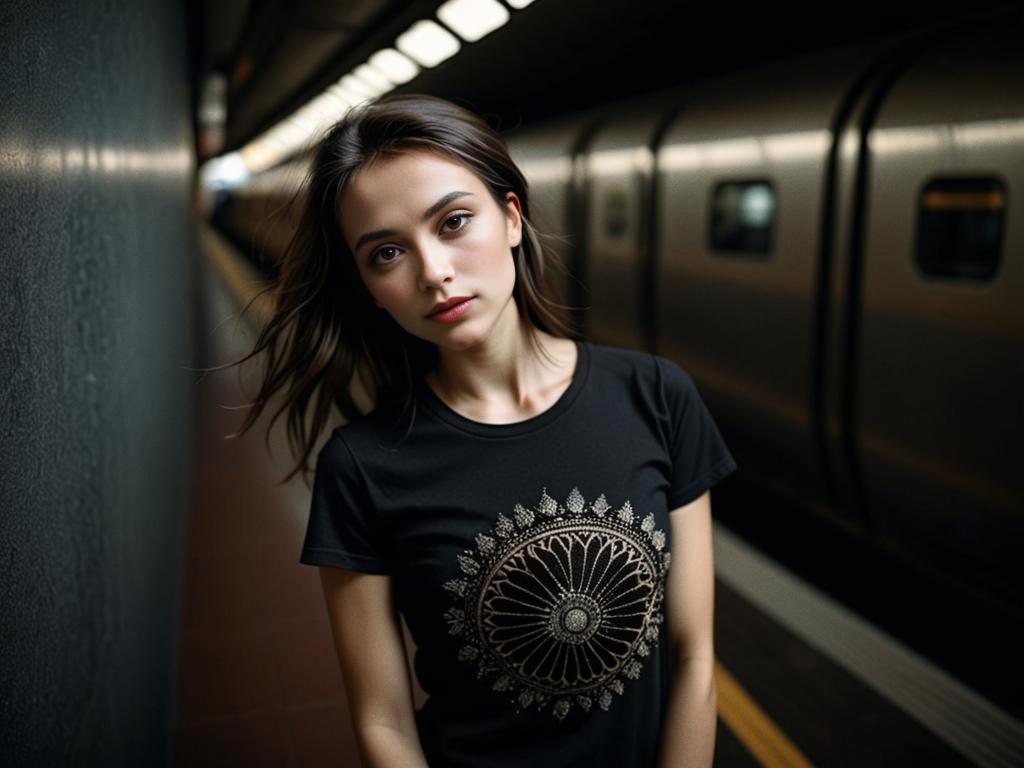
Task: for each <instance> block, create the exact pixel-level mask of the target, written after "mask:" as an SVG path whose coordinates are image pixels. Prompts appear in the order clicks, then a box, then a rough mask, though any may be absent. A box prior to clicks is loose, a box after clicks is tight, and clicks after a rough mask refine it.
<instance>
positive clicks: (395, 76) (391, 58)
mask: <svg viewBox="0 0 1024 768" xmlns="http://www.w3.org/2000/svg"><path fill="white" fill-rule="evenodd" d="M367 63H368V64H369V65H370V66H371V67H373V68H374V69H376V70H377V71H378V72H380V73H381V74H382V75H384V77H386V78H387V79H388V80H390V81H391V82H392V83H394V84H395V85H402V83H408V82H409V81H410V80H412V79H413V78H414V77H416V75H418V74H419V72H420V68H419V67H417V66H416V64H415V62H413V60H412V59H410V58H409V57H408V56H406V55H405V54H403V53H399V52H398V51H396V50H395V49H394V48H385V49H384V50H383V51H377V52H376V53H375V54H373V56H371V57H370V58H369V60H368V61H367ZM357 71H358V70H357Z"/></svg>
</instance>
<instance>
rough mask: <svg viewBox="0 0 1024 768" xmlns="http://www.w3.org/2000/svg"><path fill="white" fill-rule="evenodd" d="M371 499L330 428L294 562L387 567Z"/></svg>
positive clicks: (344, 445) (387, 570)
mask: <svg viewBox="0 0 1024 768" xmlns="http://www.w3.org/2000/svg"><path fill="white" fill-rule="evenodd" d="M374 514H375V509H374V504H373V502H372V500H371V498H370V494H369V492H368V490H367V484H366V479H365V477H364V476H363V474H362V472H361V471H360V468H359V466H358V465H357V463H356V461H355V459H354V457H353V456H352V452H351V450H350V449H349V446H348V444H347V443H346V442H345V439H344V438H343V437H342V436H341V435H340V434H339V433H338V432H337V431H336V432H335V433H333V434H332V435H331V437H330V438H329V439H328V440H327V442H326V443H324V445H323V447H322V448H321V449H320V453H319V455H318V456H317V461H316V473H315V475H314V479H313V495H312V499H311V501H310V509H309V523H308V524H307V527H306V538H305V541H304V543H303V545H302V555H301V557H300V558H299V562H301V563H304V564H305V565H331V566H336V567H339V568H348V569H350V570H353V571H362V572H363V573H378V574H384V573H390V571H391V568H390V566H389V564H388V561H387V555H386V548H385V538H384V536H383V535H382V532H381V528H380V523H379V521H378V520H377V519H376V518H375V516H374Z"/></svg>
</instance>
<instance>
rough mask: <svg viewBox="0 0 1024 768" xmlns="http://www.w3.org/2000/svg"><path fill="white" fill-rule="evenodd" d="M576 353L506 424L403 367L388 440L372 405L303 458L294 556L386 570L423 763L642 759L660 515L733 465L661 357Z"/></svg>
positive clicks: (664, 525)
mask: <svg viewBox="0 0 1024 768" xmlns="http://www.w3.org/2000/svg"><path fill="white" fill-rule="evenodd" d="M577 349H578V352H579V355H578V359H577V364H576V370H575V372H574V375H573V380H572V383H571V384H570V386H569V387H568V389H566V391H565V392H564V393H563V394H562V396H561V397H560V398H559V399H558V400H557V401H556V402H555V404H554V405H552V406H551V407H550V408H549V409H548V410H546V411H544V412H543V413H540V414H537V415H536V416H533V417H531V418H529V419H526V420H525V421H520V422H515V423H512V424H485V423H482V422H476V421H472V420H470V419H467V418H465V417H463V416H461V415H460V414H458V413H456V412H455V411H454V410H452V409H451V408H449V407H448V406H447V405H446V404H445V403H444V402H443V401H442V400H441V399H440V398H438V397H437V395H436V394H434V392H433V391H432V390H431V389H430V388H429V386H427V385H426V384H425V383H424V382H422V381H421V382H420V383H419V385H418V387H417V403H418V407H417V412H416V416H415V420H414V422H413V427H412V430H411V432H409V434H408V435H407V436H405V437H404V439H402V436H403V435H404V434H405V431H406V428H407V427H408V421H407V420H406V421H404V422H402V423H401V425H400V426H399V427H398V429H397V430H396V429H395V426H394V421H395V417H396V415H395V413H394V412H392V411H391V410H390V409H389V408H388V407H387V406H378V407H377V408H375V409H374V410H373V411H372V412H371V413H369V414H367V415H365V416H362V417H359V418H357V419H355V420H354V421H352V422H351V423H349V424H347V425H344V426H342V427H339V428H338V429H336V430H335V431H334V432H333V433H332V435H331V437H330V438H329V440H328V441H327V442H326V443H325V444H324V447H323V449H322V450H321V452H320V454H319V457H318V459H317V465H316V475H315V481H314V487H313V497H312V505H311V513H310V518H309V526H308V528H307V531H306V539H305V544H304V547H303V550H302V556H301V561H302V562H303V563H306V564H308V565H330V566H337V567H342V568H348V569H352V570H356V571H364V572H368V573H378V574H380V573H386V574H390V575H391V577H392V578H393V585H394V589H395V595H396V600H397V603H398V607H399V609H400V610H401V611H402V613H403V615H404V616H405V619H406V622H407V623H408V625H409V629H410V631H411V633H412V636H413V640H414V641H415V643H416V646H417V651H416V656H415V659H414V668H415V670H416V674H417V677H418V678H419V681H420V684H421V685H422V687H423V689H424V691H426V692H427V693H428V694H429V698H428V700H427V701H426V703H425V704H424V705H423V707H422V709H420V710H417V712H416V722H417V727H418V729H419V734H420V739H421V742H422V744H423V748H424V751H425V753H426V755H427V758H428V761H429V762H430V765H431V766H432V768H448V767H449V766H450V767H452V768H461V767H462V766H467V767H468V766H480V767H484V766H486V768H498V767H499V766H516V767H517V768H521V766H531V768H541V767H542V766H559V768H566V767H567V766H587V768H597V767H598V766H615V767H616V768H624V767H626V766H636V767H637V768H649V767H650V766H653V765H654V763H655V759H656V756H657V751H658V746H659V737H660V733H661V723H662V717H663V714H664V710H665V707H666V706H667V703H668V702H667V695H668V692H669V677H668V673H669V663H668V662H669V660H668V640H667V627H666V625H665V610H664V609H665V603H664V595H665V576H666V573H667V570H668V568H669V566H670V563H671V554H670V535H669V534H670V530H669V517H668V513H669V511H671V510H673V509H675V508H677V507H680V506H682V505H684V504H687V503H689V502H691V501H693V500H694V499H696V498H698V497H699V496H700V495H701V494H703V493H704V491H706V490H707V489H708V488H710V487H711V486H712V485H714V484H715V483H717V482H718V481H719V480H721V479H722V478H723V477H725V476H726V475H728V474H729V473H730V472H732V471H733V470H735V469H736V462H735V461H734V459H733V457H732V455H731V454H730V452H729V449H728V448H727V447H726V445H725V442H724V441H723V439H722V436H721V434H720V433H719V431H718V429H717V427H716V426H715V423H714V421H713V420H712V417H711V415H710V413H709V412H708V410H707V408H706V406H705V404H704V402H703V401H702V400H701V397H700V395H699V394H698V391H697V389H696V386H695V385H694V382H693V380H692V379H691V378H690V376H689V374H687V373H686V372H685V371H684V370H683V369H682V368H681V367H680V366H679V365H677V364H676V363H674V362H672V361H671V360H669V359H667V358H664V357H661V356H658V355H652V354H650V353H646V352H639V351H635V350H630V349H623V348H616V347H609V346H602V345H597V344H593V343H591V342H586V341H584V342H577ZM400 440H401V442H400V443H399V441H400ZM396 444H397V447H395V446H396Z"/></svg>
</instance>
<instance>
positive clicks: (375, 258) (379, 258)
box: [370, 245, 398, 264]
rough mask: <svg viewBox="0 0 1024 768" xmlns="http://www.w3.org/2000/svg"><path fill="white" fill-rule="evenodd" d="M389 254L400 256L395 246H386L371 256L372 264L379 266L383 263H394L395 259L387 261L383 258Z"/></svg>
mask: <svg viewBox="0 0 1024 768" xmlns="http://www.w3.org/2000/svg"><path fill="white" fill-rule="evenodd" d="M388 253H394V254H395V255H396V256H397V255H398V249H397V248H395V246H393V245H386V246H384V247H383V248H378V249H377V250H376V251H374V252H373V254H372V255H371V256H370V261H371V263H377V264H380V263H383V264H386V263H388V262H389V261H392V260H393V259H385V258H383V256H384V255H385V254H388Z"/></svg>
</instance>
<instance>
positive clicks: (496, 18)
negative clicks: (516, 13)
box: [437, 0, 509, 43]
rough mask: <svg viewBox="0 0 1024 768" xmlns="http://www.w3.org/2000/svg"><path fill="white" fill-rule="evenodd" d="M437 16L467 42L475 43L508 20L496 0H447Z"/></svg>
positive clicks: (507, 16)
mask: <svg viewBox="0 0 1024 768" xmlns="http://www.w3.org/2000/svg"><path fill="white" fill-rule="evenodd" d="M437 17H438V18H439V19H440V20H441V21H443V22H444V23H445V26H447V27H448V28H449V29H451V30H453V31H454V32H455V33H456V34H457V35H459V37H461V38H462V39H463V40H465V41H466V42H467V43H475V42H476V41H477V40H479V39H480V38H482V37H484V36H486V35H488V34H490V33H491V32H493V31H494V30H496V29H497V28H498V27H500V26H502V25H503V24H504V23H505V22H506V21H508V20H509V13H508V10H506V8H505V6H503V5H502V4H501V3H499V2H497V0H448V2H447V3H442V4H441V6H440V7H439V8H438V9H437Z"/></svg>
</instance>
